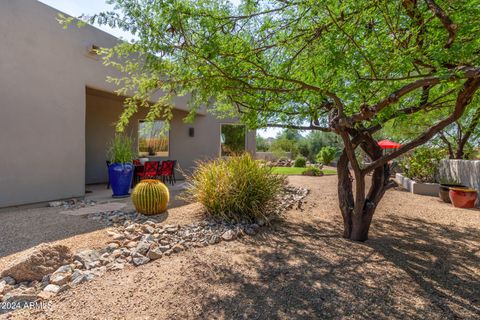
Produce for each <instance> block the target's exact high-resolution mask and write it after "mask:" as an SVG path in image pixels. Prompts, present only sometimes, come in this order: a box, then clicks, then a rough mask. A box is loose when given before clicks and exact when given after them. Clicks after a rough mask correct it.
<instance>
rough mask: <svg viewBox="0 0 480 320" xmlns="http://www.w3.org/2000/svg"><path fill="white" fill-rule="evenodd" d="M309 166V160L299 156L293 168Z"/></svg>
mask: <svg viewBox="0 0 480 320" xmlns="http://www.w3.org/2000/svg"><path fill="white" fill-rule="evenodd" d="M306 165H307V159H305V157H302V156H299V157H297V158H296V159H295V162H294V163H293V166H294V167H295V168H305V166H306Z"/></svg>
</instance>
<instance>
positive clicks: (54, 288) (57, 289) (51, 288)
mask: <svg viewBox="0 0 480 320" xmlns="http://www.w3.org/2000/svg"><path fill="white" fill-rule="evenodd" d="M43 291H45V292H50V293H54V294H57V293H59V292H60V286H58V285H55V284H49V285H48V286H46V287H45V289H43Z"/></svg>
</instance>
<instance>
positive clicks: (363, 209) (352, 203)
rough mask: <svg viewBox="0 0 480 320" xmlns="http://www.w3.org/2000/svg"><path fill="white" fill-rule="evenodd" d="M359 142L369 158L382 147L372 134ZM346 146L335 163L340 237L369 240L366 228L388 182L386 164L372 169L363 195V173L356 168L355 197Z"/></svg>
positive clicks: (375, 158)
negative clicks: (341, 220) (341, 219)
mask: <svg viewBox="0 0 480 320" xmlns="http://www.w3.org/2000/svg"><path fill="white" fill-rule="evenodd" d="M363 139H364V141H362V143H361V144H360V146H361V147H362V149H363V150H364V151H365V153H366V154H367V155H368V156H369V157H370V158H371V159H372V160H377V159H379V158H381V157H382V150H381V148H380V147H379V146H378V144H377V143H376V141H374V140H373V139H372V138H371V137H368V136H367V137H363ZM348 152H349V150H347V149H344V150H343V152H342V154H341V156H340V158H339V160H338V164H337V172H338V199H339V204H340V210H341V212H342V217H343V225H344V229H343V237H344V238H348V239H350V240H353V241H366V240H368V232H369V230H370V224H371V222H372V218H373V214H374V213H375V209H376V208H377V205H378V203H379V202H380V200H381V199H382V197H383V195H384V194H385V191H386V190H387V188H388V185H389V178H390V172H389V166H388V165H384V166H381V167H378V168H376V169H375V170H374V171H373V174H372V179H371V186H370V189H369V191H368V194H367V195H365V182H366V181H365V178H366V177H365V174H364V173H362V172H355V170H354V175H355V179H356V180H355V197H354V190H353V184H352V181H353V178H352V174H351V172H350V168H349V163H350V161H349V156H348Z"/></svg>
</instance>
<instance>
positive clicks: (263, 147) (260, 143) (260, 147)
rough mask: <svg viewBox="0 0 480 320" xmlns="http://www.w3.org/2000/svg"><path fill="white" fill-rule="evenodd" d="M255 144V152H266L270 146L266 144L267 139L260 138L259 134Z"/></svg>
mask: <svg viewBox="0 0 480 320" xmlns="http://www.w3.org/2000/svg"><path fill="white" fill-rule="evenodd" d="M255 142H256V145H257V151H262V152H266V151H268V149H269V148H270V145H269V143H268V142H267V139H265V138H264V137H262V136H261V135H259V134H257V137H256V139H255Z"/></svg>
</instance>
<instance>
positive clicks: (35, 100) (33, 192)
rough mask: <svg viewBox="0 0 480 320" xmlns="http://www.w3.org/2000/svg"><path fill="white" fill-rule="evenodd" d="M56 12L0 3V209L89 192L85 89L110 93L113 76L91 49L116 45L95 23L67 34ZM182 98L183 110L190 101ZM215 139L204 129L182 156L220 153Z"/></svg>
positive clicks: (28, 3) (17, 1) (26, 2)
mask: <svg viewBox="0 0 480 320" xmlns="http://www.w3.org/2000/svg"><path fill="white" fill-rule="evenodd" d="M57 13H58V11H56V10H54V9H52V8H50V7H48V6H46V5H44V4H42V3H39V2H37V1H34V0H2V1H0V163H1V165H0V207H6V206H12V205H17V204H25V203H34V202H41V201H49V200H54V199H61V198H69V197H78V196H82V195H84V191H85V188H84V185H85V163H86V152H85V150H86V133H85V127H86V122H85V119H86V97H87V95H86V93H85V88H86V87H90V88H95V89H99V90H104V91H109V92H112V91H113V90H114V88H113V87H112V85H111V84H108V83H107V82H105V78H106V76H107V75H108V74H115V71H113V70H109V69H107V68H105V67H103V66H102V64H101V61H99V60H96V59H92V58H91V57H89V56H88V54H87V49H88V48H89V46H91V45H92V44H95V45H98V46H104V47H107V46H112V45H114V44H115V43H116V42H117V41H118V40H117V39H116V38H114V37H112V36H111V35H109V34H107V33H104V32H102V31H100V30H98V29H96V28H94V27H91V26H86V27H83V28H80V29H78V28H76V27H71V28H69V29H68V30H64V29H62V27H61V26H60V25H59V24H58V22H57V21H56V20H55V18H56V16H57ZM178 101H179V102H178V105H177V108H179V109H185V108H186V104H185V99H179V100H178ZM204 118H205V119H209V118H210V117H209V116H206V117H204ZM210 119H211V118H210ZM175 121H177V120H175ZM208 121H210V120H204V122H201V123H200V122H199V126H203V125H205V128H208V127H209V126H208V125H207V124H206V123H207V122H208ZM211 121H214V120H211ZM215 121H216V120H215ZM202 123H203V124H202ZM172 130H176V129H173V128H172ZM178 130H179V132H181V131H182V130H183V129H180V128H179V129H178ZM211 130H212V131H215V127H214V126H212V127H211ZM185 134H187V133H185ZM172 136H173V134H172ZM203 138H208V139H210V140H202V139H203ZM211 139H213V134H212V135H210V134H207V133H206V132H204V133H202V130H199V136H198V139H196V140H195V142H193V140H188V139H186V140H185V141H183V142H182V143H184V144H185V147H184V149H186V150H189V151H178V153H177V155H178V158H179V159H180V157H185V159H187V158H190V157H193V156H194V154H195V152H194V151H196V150H200V149H201V148H202V147H201V145H204V150H208V152H207V153H206V154H210V152H212V153H211V154H214V153H215V152H214V147H213V145H212V146H211V145H209V144H210V143H211V142H212V140H211ZM172 143H173V142H172ZM253 143H254V142H253ZM172 151H173V150H172ZM104 154H105V153H104V151H103V153H102V157H104ZM103 161H104V160H103ZM185 163H187V162H185Z"/></svg>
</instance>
